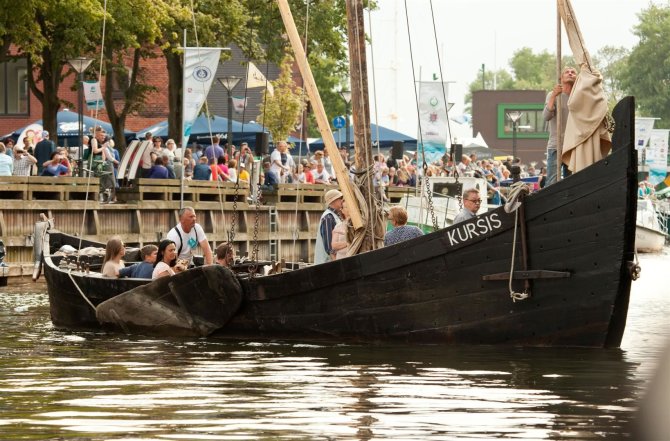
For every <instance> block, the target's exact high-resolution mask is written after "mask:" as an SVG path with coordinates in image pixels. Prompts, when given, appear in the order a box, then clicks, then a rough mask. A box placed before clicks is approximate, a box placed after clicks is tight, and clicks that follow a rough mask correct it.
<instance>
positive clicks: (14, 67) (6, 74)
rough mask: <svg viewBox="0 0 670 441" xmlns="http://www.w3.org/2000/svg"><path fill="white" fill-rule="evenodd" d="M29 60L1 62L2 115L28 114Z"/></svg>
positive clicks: (0, 94)
mask: <svg viewBox="0 0 670 441" xmlns="http://www.w3.org/2000/svg"><path fill="white" fill-rule="evenodd" d="M28 101H29V100H28V62H27V60H26V59H25V58H20V59H18V60H12V61H7V62H4V63H0V115H28V114H29V113H30V109H29V108H28Z"/></svg>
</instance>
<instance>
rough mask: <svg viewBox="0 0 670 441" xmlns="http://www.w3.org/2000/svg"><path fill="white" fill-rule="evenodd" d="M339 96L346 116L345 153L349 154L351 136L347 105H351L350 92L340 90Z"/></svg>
mask: <svg viewBox="0 0 670 441" xmlns="http://www.w3.org/2000/svg"><path fill="white" fill-rule="evenodd" d="M340 96H341V97H342V99H343V100H344V103H345V112H344V113H345V115H346V116H345V118H346V129H345V130H346V131H347V152H349V142H350V139H349V137H350V136H351V135H349V104H350V103H351V91H349V90H342V91H341V92H340Z"/></svg>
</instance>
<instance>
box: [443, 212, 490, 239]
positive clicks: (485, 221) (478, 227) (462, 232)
mask: <svg viewBox="0 0 670 441" xmlns="http://www.w3.org/2000/svg"><path fill="white" fill-rule="evenodd" d="M500 227H502V222H501V221H500V219H499V218H498V213H493V214H491V216H485V217H481V218H479V219H477V220H476V221H475V222H470V223H468V222H463V223H461V224H459V225H458V226H457V227H456V228H455V229H453V230H451V231H448V232H447V237H448V238H449V245H450V246H454V245H459V244H461V243H463V242H467V241H468V240H471V239H473V238H475V237H479V236H483V235H486V234H489V233H491V232H492V231H493V230H497V229H499V228H500Z"/></svg>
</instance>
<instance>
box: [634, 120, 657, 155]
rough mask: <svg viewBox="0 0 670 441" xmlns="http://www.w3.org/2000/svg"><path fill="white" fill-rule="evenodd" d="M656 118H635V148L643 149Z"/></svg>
mask: <svg viewBox="0 0 670 441" xmlns="http://www.w3.org/2000/svg"><path fill="white" fill-rule="evenodd" d="M657 119H658V118H635V149H636V150H644V148H645V146H646V145H647V143H648V142H649V137H650V136H651V131H652V130H653V129H654V122H655V121H656V120H657Z"/></svg>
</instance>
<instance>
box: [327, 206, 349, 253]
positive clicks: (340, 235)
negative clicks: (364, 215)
mask: <svg viewBox="0 0 670 441" xmlns="http://www.w3.org/2000/svg"><path fill="white" fill-rule="evenodd" d="M340 214H341V215H342V222H340V223H339V224H337V225H336V226H335V228H333V239H332V242H331V247H330V248H331V249H332V250H333V251H334V252H335V256H334V257H333V260H337V259H344V258H345V257H347V252H348V251H349V242H348V240H347V232H348V230H349V227H351V220H350V218H349V209H348V208H347V203H346V202H344V201H342V208H341V209H340Z"/></svg>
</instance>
